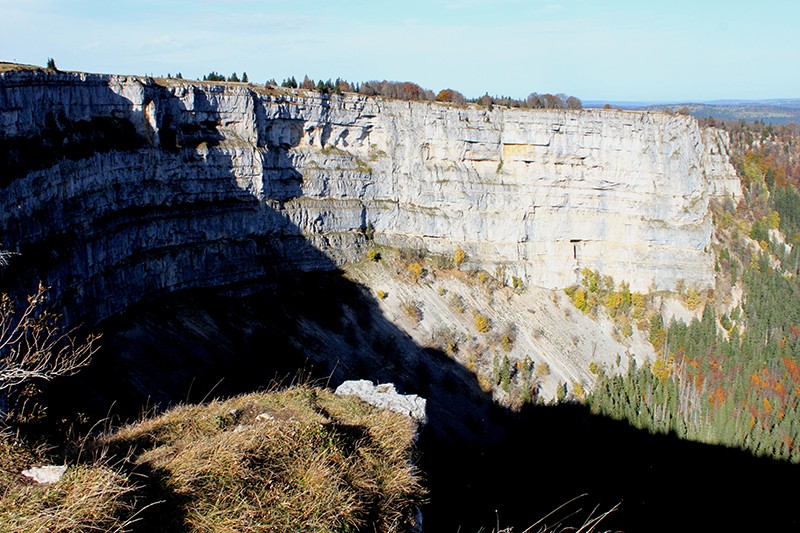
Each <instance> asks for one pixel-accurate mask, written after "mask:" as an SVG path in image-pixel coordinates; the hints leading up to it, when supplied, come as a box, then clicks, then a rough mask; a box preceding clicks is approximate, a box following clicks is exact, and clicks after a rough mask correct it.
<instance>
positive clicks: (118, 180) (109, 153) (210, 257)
mask: <svg viewBox="0 0 800 533" xmlns="http://www.w3.org/2000/svg"><path fill="white" fill-rule="evenodd" d="M8 77H12V78H13V79H12V80H8V79H3V80H0V110H2V117H3V123H4V125H5V124H13V127H12V126H8V127H5V128H4V129H3V130H2V131H3V133H2V139H0V145H2V149H0V164H2V168H3V169H4V170H3V172H2V192H3V194H2V197H0V202H2V217H1V218H2V224H3V226H2V227H3V235H2V241H3V242H2V245H3V246H4V247H5V248H6V249H8V250H13V251H17V252H19V253H20V254H21V256H20V258H19V260H17V261H15V262H14V263H13V264H12V265H11V266H10V268H9V269H7V270H6V271H5V272H4V273H3V274H4V276H5V281H6V283H11V282H16V283H21V284H24V283H27V284H28V285H30V284H31V283H33V282H35V280H36V279H41V280H42V281H43V282H44V283H46V284H47V285H50V286H52V287H54V288H55V290H54V291H53V293H52V294H51V296H52V298H53V299H54V300H55V303H56V304H57V305H63V306H64V308H65V315H66V318H67V321H68V322H69V323H78V322H86V323H89V324H93V323H96V322H98V321H99V320H102V319H103V318H106V317H109V316H112V315H114V314H116V313H119V312H121V311H122V310H124V309H125V308H127V307H128V306H129V305H131V304H133V303H136V302H139V301H147V300H148V299H149V298H152V297H154V296H156V295H159V294H162V293H163V292H164V291H167V292H170V291H175V290H182V289H186V288H191V287H209V286H215V287H216V286H226V287H231V288H232V289H246V288H248V287H251V288H252V287H259V286H260V283H262V282H265V281H266V280H268V278H269V277H270V276H271V275H273V274H274V273H276V272H279V271H287V270H291V271H294V270H301V271H304V270H305V271H308V270H329V269H332V268H335V264H334V263H332V262H331V261H330V260H328V259H327V258H326V257H325V256H324V254H320V253H317V252H316V250H313V251H312V249H311V247H309V246H307V245H306V238H305V237H304V236H303V233H302V231H301V230H300V229H299V228H298V227H296V226H295V225H294V224H293V223H292V221H291V220H290V218H289V217H288V216H287V214H286V211H285V209H284V206H285V204H286V202H287V201H289V200H291V199H292V198H295V197H297V196H300V195H301V189H300V182H301V180H302V177H301V176H300V174H299V173H298V172H297V171H296V170H295V169H294V167H293V166H292V162H291V160H290V158H288V157H287V154H286V152H287V150H289V149H290V148H291V147H292V143H293V142H297V140H298V139H299V133H300V131H301V129H302V124H300V123H298V124H297V125H296V126H295V124H294V123H291V124H289V125H286V124H283V123H281V121H280V120H278V121H276V122H273V123H271V124H265V125H264V126H263V128H261V132H262V134H261V135H260V136H259V135H258V134H257V133H255V130H250V131H248V132H245V131H243V130H241V129H239V130H236V131H233V130H230V129H228V130H227V131H225V132H224V133H223V131H222V130H223V129H224V128H223V127H222V126H221V124H220V123H221V122H222V121H223V120H226V117H225V112H224V110H222V111H219V112H217V110H216V108H215V107H214V104H213V102H209V101H207V99H208V98H210V97H212V96H213V89H214V88H213V87H212V88H210V89H209V91H210V93H207V92H206V91H203V90H200V89H199V88H191V89H187V90H193V91H195V93H193V94H192V95H191V97H192V101H193V104H194V105H195V106H196V107H195V108H194V110H187V109H186V108H185V106H184V104H183V102H182V100H181V99H179V98H177V97H176V96H175V94H174V93H173V92H172V91H170V90H168V89H167V88H165V87H164V86H161V85H158V84H156V83H155V82H153V81H151V80H141V79H138V78H136V79H132V80H128V79H126V78H118V77H110V76H93V75H77V74H66V73H59V74H47V73H37V72H22V73H13V76H12V75H11V74H10V73H7V74H6V75H5V78H8ZM220 89H221V90H224V88H220ZM239 93H241V94H239V96H240V97H241V98H242V99H244V100H246V102H247V103H246V104H242V102H240V101H238V100H237V101H236V102H235V103H234V106H235V107H236V106H242V108H243V109H242V111H241V112H242V113H243V114H245V115H246V116H248V117H252V118H255V117H259V116H260V117H263V116H264V113H263V110H262V111H254V105H255V103H257V102H260V100H259V99H257V98H254V97H253V95H252V94H250V93H249V92H248V91H246V90H241V91H239ZM184 96H186V95H184ZM203 99H206V100H204V103H201V102H200V100H203ZM199 109H203V110H205V111H199ZM273 127H276V128H277V129H278V130H279V131H280V134H279V135H277V136H275V138H274V141H275V142H274V143H268V140H269V138H270V131H271V128H273ZM265 182H268V184H269V186H268V188H269V197H268V198H267V197H265V196H264V195H263V194H262V191H263V184H264V183H265ZM358 224H360V220H359V221H358ZM360 230H361V228H360V227H359V225H356V226H355V227H354V228H353V231H352V232H350V233H351V235H348V237H349V240H350V241H351V242H348V243H347V244H348V246H347V249H350V250H352V251H353V253H358V252H359V251H360V248H359V242H363V241H364V237H363V231H360ZM333 240H335V238H334V239H333ZM17 288H18V289H24V287H17Z"/></svg>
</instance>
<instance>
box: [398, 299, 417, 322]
mask: <svg viewBox="0 0 800 533" xmlns="http://www.w3.org/2000/svg"><path fill="white" fill-rule="evenodd" d="M400 307H401V308H402V309H403V311H404V312H405V314H406V316H407V317H408V318H410V319H411V320H412V321H413V322H420V321H421V320H422V309H420V307H419V304H417V303H416V302H406V303H404V304H403V305H401V306H400Z"/></svg>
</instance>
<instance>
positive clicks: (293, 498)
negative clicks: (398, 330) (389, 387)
mask: <svg viewBox="0 0 800 533" xmlns="http://www.w3.org/2000/svg"><path fill="white" fill-rule="evenodd" d="M414 431H415V428H414V426H413V423H412V422H411V421H410V420H409V419H407V418H406V417H404V416H402V415H398V414H396V413H392V412H389V411H384V410H379V409H376V408H373V407H371V406H369V405H367V404H365V403H363V402H362V401H360V400H358V399H356V398H350V397H337V396H335V395H334V394H333V393H331V392H330V391H327V390H323V389H317V388H311V387H296V388H292V389H287V390H284V391H279V392H269V393H253V394H248V395H244V396H239V397H236V398H233V399H230V400H227V401H215V402H212V403H209V404H205V405H185V406H179V407H176V408H174V409H172V410H170V411H168V412H166V413H164V414H162V415H160V416H157V417H153V418H148V419H145V420H143V421H141V422H137V423H135V424H131V425H129V426H125V427H122V428H119V429H117V430H116V431H113V432H109V433H107V434H104V435H101V436H98V437H95V438H93V439H91V440H90V441H88V442H87V443H86V444H85V445H84V446H83V447H82V450H81V454H80V455H81V456H82V457H84V459H83V460H82V461H78V460H77V459H76V460H70V458H67V464H69V465H70V467H69V468H68V470H67V473H66V474H65V476H64V477H63V478H62V479H61V480H60V481H58V482H56V483H53V484H50V485H39V484H36V483H34V482H32V481H30V480H28V479H27V478H25V477H24V476H22V475H21V474H20V472H21V471H22V470H23V469H25V468H28V467H30V466H33V465H41V464H45V463H46V460H47V459H48V458H47V457H46V453H45V452H44V451H43V450H41V449H34V448H31V447H29V446H25V445H24V444H23V443H21V442H19V441H18V440H16V439H15V438H14V437H13V436H12V435H10V434H9V433H5V434H2V437H1V438H0V531H3V532H23V531H25V532H32V531H48V532H51V531H254V532H256V531H337V532H358V531H386V532H393V531H409V530H411V529H412V528H413V527H414V525H415V522H414V521H415V510H416V509H417V507H418V506H419V505H420V504H421V503H422V499H423V498H424V495H425V491H424V489H423V488H422V486H421V485H420V481H419V477H418V473H417V471H416V468H415V467H414V465H413V464H412V462H411V458H412V445H413V442H414ZM76 457H77V455H76ZM86 457H92V459H90V460H88V459H85V458H86ZM50 459H51V460H52V458H50ZM62 462H63V459H62Z"/></svg>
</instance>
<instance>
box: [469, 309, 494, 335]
mask: <svg viewBox="0 0 800 533" xmlns="http://www.w3.org/2000/svg"><path fill="white" fill-rule="evenodd" d="M473 319H474V322H475V329H477V330H478V332H480V333H486V332H487V331H489V329H491V325H490V324H489V319H488V318H487V317H485V316H483V315H482V314H480V313H478V312H476V313H475V316H474V317H473Z"/></svg>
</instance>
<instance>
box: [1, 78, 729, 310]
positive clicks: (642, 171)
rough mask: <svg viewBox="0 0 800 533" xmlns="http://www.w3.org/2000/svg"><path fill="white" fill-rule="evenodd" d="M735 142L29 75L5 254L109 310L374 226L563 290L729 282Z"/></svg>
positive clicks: (610, 118) (7, 203) (332, 100)
mask: <svg viewBox="0 0 800 533" xmlns="http://www.w3.org/2000/svg"><path fill="white" fill-rule="evenodd" d="M727 143H728V141H727V137H726V135H725V134H724V133H723V132H720V131H717V130H712V129H701V128H700V127H699V126H698V124H697V122H696V121H695V120H694V119H693V118H690V117H685V116H677V115H666V114H658V113H648V112H621V111H610V110H583V111H567V110H516V109H504V108H500V107H495V108H494V109H493V110H491V111H490V110H487V109H485V108H482V107H478V106H454V105H445V104H438V103H432V102H424V103H423V102H405V101H392V100H385V99H381V98H375V97H364V96H360V95H355V94H345V95H343V96H334V95H330V96H328V95H322V94H318V93H314V92H306V91H298V90H282V89H276V88H268V89H267V88H264V87H256V86H252V85H245V84H230V83H229V84H213V83H205V82H188V81H184V80H153V79H150V78H141V77H130V76H113V75H93V74H77V73H60V72H59V73H55V72H43V71H19V72H11V71H10V72H5V73H2V74H0V168H2V175H0V191H1V193H0V227H2V228H3V231H2V241H1V242H0V245H2V246H4V247H5V248H7V249H10V250H16V251H21V252H22V253H23V259H22V262H23V263H24V265H26V268H31V269H32V271H31V273H33V274H35V275H36V276H38V277H41V278H42V279H43V280H44V281H45V282H46V283H48V284H50V285H53V286H54V287H56V288H57V289H58V291H59V293H60V298H59V299H61V300H62V301H63V302H65V303H69V305H68V308H70V309H71V310H72V313H73V316H72V318H83V319H86V318H89V319H91V320H98V319H102V318H104V317H107V316H110V315H112V314H114V313H116V312H118V311H120V310H122V309H124V308H125V307H127V306H128V305H129V304H131V303H133V302H135V301H138V300H140V299H142V298H146V297H148V296H151V295H156V294H158V293H160V292H162V291H172V290H177V289H182V288H189V287H196V286H234V287H241V286H250V285H254V284H255V285H257V284H258V283H259V282H260V281H264V280H266V279H268V278H269V276H270V274H271V273H273V272H275V271H280V270H285V269H300V270H316V269H330V268H333V267H334V266H335V265H336V264H340V263H341V262H343V261H347V260H351V259H354V258H356V257H358V256H359V255H361V254H362V253H363V251H364V247H365V246H367V245H369V242H368V241H369V240H370V239H372V238H374V240H375V241H376V242H377V243H380V244H386V245H390V246H396V247H414V248H422V249H426V250H427V251H428V252H430V253H434V254H448V255H450V254H452V253H453V251H454V250H455V249H456V247H461V248H463V249H464V250H465V251H466V253H467V257H468V263H469V264H467V265H466V266H468V267H469V266H472V267H476V268H477V267H480V268H484V269H487V270H489V271H492V272H493V271H495V267H497V266H503V267H505V273H506V275H507V276H509V277H510V276H518V277H520V278H522V279H523V280H524V281H525V282H527V283H530V284H534V285H541V286H545V287H564V286H567V285H570V284H573V283H576V282H577V281H578V279H579V274H578V272H579V271H580V269H581V268H583V267H590V268H592V269H598V270H599V271H600V272H601V273H603V274H607V275H611V276H613V277H614V278H615V279H618V280H627V281H629V282H630V284H631V288H632V289H633V290H647V289H648V288H657V289H670V288H673V287H674V285H675V283H676V281H677V280H679V279H683V280H685V282H686V284H687V285H688V286H696V287H698V288H702V287H711V286H712V285H713V276H714V271H713V257H712V255H711V252H710V242H711V233H712V224H711V214H710V211H709V208H708V204H709V198H710V197H712V196H727V195H732V196H738V195H739V194H740V189H739V183H738V180H737V178H736V176H735V172H734V169H733V168H732V167H731V164H730V162H729V159H728V156H727V150H728V149H727ZM309 244H310V245H311V246H309ZM317 251H321V252H323V253H318V252H317ZM84 304H90V305H88V306H87V305H84ZM75 314H77V316H75Z"/></svg>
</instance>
